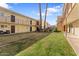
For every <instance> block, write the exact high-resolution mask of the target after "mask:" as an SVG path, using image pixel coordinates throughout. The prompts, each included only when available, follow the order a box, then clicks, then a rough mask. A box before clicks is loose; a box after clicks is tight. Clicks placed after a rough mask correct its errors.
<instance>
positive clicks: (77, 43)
mask: <svg viewBox="0 0 79 59" xmlns="http://www.w3.org/2000/svg"><path fill="white" fill-rule="evenodd" d="M65 37H66V38H67V40H68V42H69V44H70V45H71V46H72V48H73V49H74V51H75V53H76V54H77V55H78V56H79V36H76V35H73V34H69V33H67V36H66V35H65Z"/></svg>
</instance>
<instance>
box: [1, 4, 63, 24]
mask: <svg viewBox="0 0 79 59" xmlns="http://www.w3.org/2000/svg"><path fill="white" fill-rule="evenodd" d="M0 5H2V6H3V7H5V8H8V9H10V10H13V11H15V12H18V13H21V14H23V15H26V16H29V17H32V18H35V19H39V8H38V3H7V4H0ZM45 6H46V4H45V3H42V18H43V19H44V16H45ZM62 8H63V3H48V9H47V10H48V13H47V22H48V23H49V24H51V25H54V24H56V20H57V16H60V15H62Z"/></svg>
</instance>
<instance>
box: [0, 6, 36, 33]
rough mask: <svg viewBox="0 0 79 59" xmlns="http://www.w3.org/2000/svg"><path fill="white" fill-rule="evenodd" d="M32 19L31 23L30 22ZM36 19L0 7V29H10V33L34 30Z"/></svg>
mask: <svg viewBox="0 0 79 59" xmlns="http://www.w3.org/2000/svg"><path fill="white" fill-rule="evenodd" d="M30 21H32V24H31V23H30ZM35 25H36V20H35V19H32V18H30V17H27V16H24V15H21V14H19V13H16V12H13V11H11V10H8V9H5V8H3V7H0V31H1V30H3V31H6V30H7V31H10V33H21V32H30V30H31V28H30V26H32V31H35V30H36V26H35Z"/></svg>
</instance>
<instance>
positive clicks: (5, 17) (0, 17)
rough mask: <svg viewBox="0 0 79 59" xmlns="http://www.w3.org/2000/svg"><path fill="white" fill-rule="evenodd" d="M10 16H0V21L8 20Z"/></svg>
mask: <svg viewBox="0 0 79 59" xmlns="http://www.w3.org/2000/svg"><path fill="white" fill-rule="evenodd" d="M10 19H11V18H10V16H0V22H7V23H9V22H10Z"/></svg>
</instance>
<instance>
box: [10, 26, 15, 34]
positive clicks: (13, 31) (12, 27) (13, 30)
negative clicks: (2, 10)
mask: <svg viewBox="0 0 79 59" xmlns="http://www.w3.org/2000/svg"><path fill="white" fill-rule="evenodd" d="M11 33H15V26H14V25H12V26H11Z"/></svg>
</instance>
